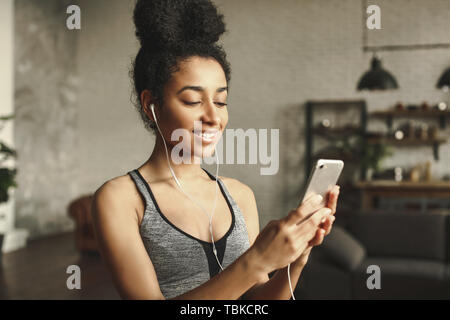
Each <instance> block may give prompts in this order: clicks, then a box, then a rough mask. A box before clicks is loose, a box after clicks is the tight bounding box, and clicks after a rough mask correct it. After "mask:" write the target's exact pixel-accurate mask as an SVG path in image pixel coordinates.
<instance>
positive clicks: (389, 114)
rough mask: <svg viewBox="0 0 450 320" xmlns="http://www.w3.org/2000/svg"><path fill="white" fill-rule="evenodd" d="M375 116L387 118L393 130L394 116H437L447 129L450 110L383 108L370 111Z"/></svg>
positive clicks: (441, 124)
mask: <svg viewBox="0 0 450 320" xmlns="http://www.w3.org/2000/svg"><path fill="white" fill-rule="evenodd" d="M370 116H372V117H374V118H384V119H386V122H387V126H388V128H389V130H392V122H393V118H437V119H439V124H440V127H441V129H445V126H446V119H447V118H448V117H450V111H440V110H436V109H431V110H423V109H418V110H383V111H374V112H371V113H370Z"/></svg>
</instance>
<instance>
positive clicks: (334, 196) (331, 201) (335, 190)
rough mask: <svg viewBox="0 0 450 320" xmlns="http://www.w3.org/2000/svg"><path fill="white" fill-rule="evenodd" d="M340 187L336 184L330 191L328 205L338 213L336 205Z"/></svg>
mask: <svg viewBox="0 0 450 320" xmlns="http://www.w3.org/2000/svg"><path fill="white" fill-rule="evenodd" d="M339 189H340V187H339V186H338V185H336V186H334V187H333V189H331V191H330V192H329V193H328V201H327V207H328V208H330V209H331V212H332V214H335V213H336V206H337V201H338V198H339Z"/></svg>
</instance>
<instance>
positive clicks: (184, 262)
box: [128, 168, 250, 299]
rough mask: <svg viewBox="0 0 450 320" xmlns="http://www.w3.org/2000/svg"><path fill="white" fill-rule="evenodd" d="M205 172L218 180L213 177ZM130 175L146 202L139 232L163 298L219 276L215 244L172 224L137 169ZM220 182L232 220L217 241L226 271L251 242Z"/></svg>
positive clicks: (177, 294) (237, 210) (218, 253)
mask: <svg viewBox="0 0 450 320" xmlns="http://www.w3.org/2000/svg"><path fill="white" fill-rule="evenodd" d="M202 169H203V168H202ZM203 170H204V171H205V172H206V173H207V174H208V176H209V177H210V178H211V179H212V180H215V177H214V176H213V175H212V174H211V173H209V172H208V171H207V170H205V169H203ZM128 174H129V175H130V176H131V178H132V179H133V181H134V182H135V184H136V186H137V188H138V190H139V192H140V194H141V196H142V198H143V200H144V202H145V211H144V215H143V219H142V223H141V226H140V228H139V231H140V234H141V237H142V241H143V243H144V245H145V248H146V250H147V253H148V255H149V257H150V259H151V261H152V263H153V266H154V268H155V271H156V275H157V278H158V282H159V286H160V288H161V292H162V294H163V295H164V297H165V298H166V299H170V298H173V297H176V296H179V295H181V294H183V293H185V292H187V291H190V290H192V289H194V288H196V287H198V286H200V285H201V284H203V283H204V282H206V281H208V280H209V279H210V278H212V277H213V276H215V275H216V274H218V273H219V271H220V268H219V265H218V264H217V260H216V258H215V256H214V254H213V252H212V243H210V242H206V241H203V240H200V239H197V238H195V237H194V236H191V235H190V234H188V233H186V232H184V231H183V230H181V229H179V228H177V227H176V226H175V225H174V224H172V223H171V222H170V221H169V220H168V219H167V218H166V217H165V216H164V214H163V213H162V212H161V210H160V208H159V206H158V203H157V202H156V200H155V196H154V195H153V192H152V189H151V188H150V185H149V184H148V183H147V181H145V179H144V178H143V177H142V175H141V174H140V172H139V171H138V170H137V169H135V170H133V171H130V172H128ZM217 181H218V183H219V187H220V190H221V191H222V194H223V196H224V198H225V200H226V201H227V204H228V207H229V209H230V214H231V216H232V221H231V226H230V229H229V230H228V231H227V233H226V234H225V235H224V236H223V237H222V238H221V239H219V240H217V241H215V245H216V249H217V255H218V258H219V261H220V263H221V265H222V266H223V268H226V267H227V266H228V265H230V264H231V263H233V262H234V261H235V260H236V259H237V258H238V257H239V256H241V255H242V254H243V253H244V252H245V251H246V250H247V249H248V248H249V247H250V242H249V238H248V233H247V227H246V225H245V220H244V216H243V214H242V212H241V210H240V208H239V207H238V205H237V204H236V202H235V201H234V199H233V198H232V197H231V195H230V193H229V192H228V190H227V188H226V187H225V185H224V184H223V182H222V181H221V180H220V179H219V178H218V179H217Z"/></svg>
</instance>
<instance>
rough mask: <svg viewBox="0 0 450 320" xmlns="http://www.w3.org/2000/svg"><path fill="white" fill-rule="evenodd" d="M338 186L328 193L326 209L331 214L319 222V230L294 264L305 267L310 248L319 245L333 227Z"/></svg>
mask: <svg viewBox="0 0 450 320" xmlns="http://www.w3.org/2000/svg"><path fill="white" fill-rule="evenodd" d="M339 189H340V187H339V186H337V185H336V186H334V188H333V189H332V190H331V191H330V192H329V193H328V201H327V208H329V209H331V214H330V215H329V216H327V217H325V218H323V220H322V221H321V224H320V226H319V228H318V229H317V231H316V235H315V237H314V238H313V239H312V240H311V241H310V242H309V244H308V247H307V248H306V249H305V251H304V252H303V253H302V254H301V255H300V257H299V258H298V259H297V260H296V261H295V264H301V265H303V266H304V265H306V263H307V262H308V258H309V254H310V252H311V249H312V247H314V246H318V245H321V244H322V242H323V239H324V237H325V236H326V235H328V234H329V233H330V232H331V228H332V226H333V222H334V220H336V217H335V216H334V214H335V213H336V207H337V201H338V198H339Z"/></svg>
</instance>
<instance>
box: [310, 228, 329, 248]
mask: <svg viewBox="0 0 450 320" xmlns="http://www.w3.org/2000/svg"><path fill="white" fill-rule="evenodd" d="M325 233H326V231H325V230H324V229H322V228H319V229H317V231H316V235H315V237H314V238H313V239H312V240H311V241H309V243H308V245H310V246H318V245H321V244H322V242H323V239H324V237H325Z"/></svg>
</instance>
